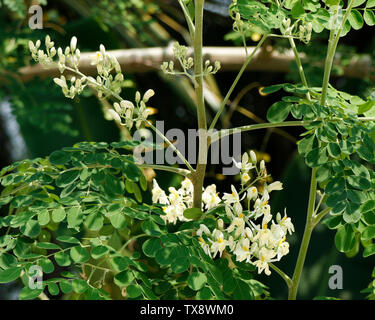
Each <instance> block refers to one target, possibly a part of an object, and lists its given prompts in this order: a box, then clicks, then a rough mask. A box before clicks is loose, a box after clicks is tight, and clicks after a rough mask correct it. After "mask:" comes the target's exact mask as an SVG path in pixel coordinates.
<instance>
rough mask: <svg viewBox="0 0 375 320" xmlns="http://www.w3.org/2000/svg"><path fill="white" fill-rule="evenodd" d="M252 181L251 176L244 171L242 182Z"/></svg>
mask: <svg viewBox="0 0 375 320" xmlns="http://www.w3.org/2000/svg"><path fill="white" fill-rule="evenodd" d="M249 181H250V176H249V174H248V173H247V172H244V173H243V174H242V175H241V182H242V184H245V183H247V182H249Z"/></svg>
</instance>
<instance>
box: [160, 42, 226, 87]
mask: <svg viewBox="0 0 375 320" xmlns="http://www.w3.org/2000/svg"><path fill="white" fill-rule="evenodd" d="M173 55H174V57H175V58H176V60H177V61H178V62H179V63H180V65H181V67H182V69H183V72H182V74H185V75H187V76H188V77H189V78H191V79H192V80H193V79H194V78H193V76H192V75H191V74H190V73H189V71H190V70H191V69H192V68H193V67H194V59H193V58H192V57H188V48H187V47H186V46H183V45H180V44H179V43H178V42H175V43H174V44H173ZM174 67H175V64H174V62H173V61H169V62H164V63H163V64H162V65H161V70H162V71H163V72H164V73H166V74H181V73H178V72H175V70H174ZM220 68H221V65H220V62H219V61H215V63H214V65H211V62H210V61H209V60H207V61H206V62H205V64H204V71H203V74H204V75H209V74H215V73H217V72H218V71H219V70H220ZM196 76H197V75H196Z"/></svg>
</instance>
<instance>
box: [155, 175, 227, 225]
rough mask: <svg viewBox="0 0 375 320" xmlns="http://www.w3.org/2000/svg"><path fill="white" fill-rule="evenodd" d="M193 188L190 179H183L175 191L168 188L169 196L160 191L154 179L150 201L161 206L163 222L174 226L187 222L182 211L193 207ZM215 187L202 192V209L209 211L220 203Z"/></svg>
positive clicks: (212, 186) (209, 187) (211, 186)
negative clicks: (178, 222) (180, 222)
mask: <svg viewBox="0 0 375 320" xmlns="http://www.w3.org/2000/svg"><path fill="white" fill-rule="evenodd" d="M193 193H194V186H193V184H192V182H191V180H190V179H188V178H185V180H184V181H183V182H182V183H181V188H180V189H178V190H176V188H174V187H170V188H169V195H168V196H167V194H166V193H165V191H164V190H163V189H161V188H160V187H159V185H158V183H157V181H156V180H155V179H154V181H153V188H152V201H153V202H154V203H160V204H162V205H164V206H163V211H164V213H165V215H163V216H161V217H162V218H163V219H164V221H165V222H168V223H173V224H176V222H177V221H188V219H186V218H185V217H184V211H185V210H186V209H189V208H192V206H193ZM220 201H221V199H220V198H219V195H218V193H217V192H216V186H215V185H214V184H213V185H210V186H208V187H207V188H205V189H204V190H203V194H202V202H203V203H202V209H205V210H210V209H212V208H214V207H216V206H217V205H218V204H219V203H220Z"/></svg>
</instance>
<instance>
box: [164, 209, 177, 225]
mask: <svg viewBox="0 0 375 320" xmlns="http://www.w3.org/2000/svg"><path fill="white" fill-rule="evenodd" d="M163 211H164V213H165V215H161V216H160V217H161V218H162V219H163V220H164V221H165V222H168V223H172V224H176V222H177V221H178V220H179V214H178V211H177V208H176V207H175V206H166V207H163Z"/></svg>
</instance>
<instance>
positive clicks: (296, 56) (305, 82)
mask: <svg viewBox="0 0 375 320" xmlns="http://www.w3.org/2000/svg"><path fill="white" fill-rule="evenodd" d="M289 43H290V46H291V47H292V50H293V53H294V57H295V59H296V63H297V67H298V72H299V75H300V77H301V80H302V83H303V85H304V86H305V87H307V88H308V87H309V85H308V83H307V79H306V76H305V72H304V71H303V66H302V61H301V58H300V57H299V53H298V51H297V47H296V44H295V42H294V39H293V38H289ZM306 98H307V99H308V100H311V97H310V92H307V93H306Z"/></svg>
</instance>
